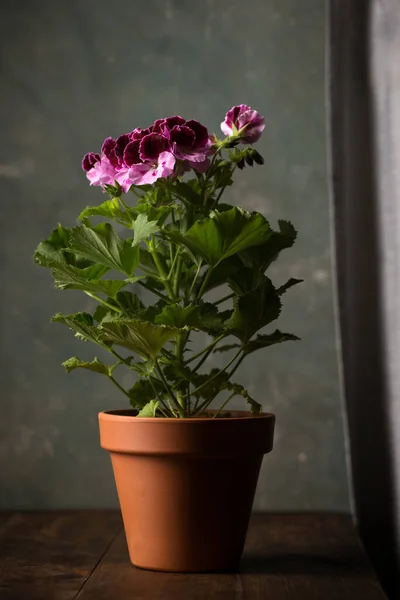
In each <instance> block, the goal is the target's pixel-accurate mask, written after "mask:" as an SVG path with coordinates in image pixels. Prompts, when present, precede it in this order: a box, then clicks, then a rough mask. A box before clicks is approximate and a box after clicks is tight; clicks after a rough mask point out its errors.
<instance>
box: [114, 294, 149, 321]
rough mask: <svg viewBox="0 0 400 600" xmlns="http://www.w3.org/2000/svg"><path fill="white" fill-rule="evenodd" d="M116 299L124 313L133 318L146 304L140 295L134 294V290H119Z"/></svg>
mask: <svg viewBox="0 0 400 600" xmlns="http://www.w3.org/2000/svg"><path fill="white" fill-rule="evenodd" d="M116 301H117V304H118V306H119V307H120V308H121V309H122V310H123V311H124V313H125V314H126V315H127V316H128V317H131V318H134V317H135V316H136V315H137V313H138V312H139V311H141V310H143V309H144V304H143V302H142V301H141V299H140V298H139V296H138V295H137V294H132V292H127V291H123V292H118V294H117V296H116Z"/></svg>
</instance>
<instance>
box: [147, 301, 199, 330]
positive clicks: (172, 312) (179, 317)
mask: <svg viewBox="0 0 400 600" xmlns="http://www.w3.org/2000/svg"><path fill="white" fill-rule="evenodd" d="M154 322H155V323H157V324H159V325H168V326H169V327H177V328H178V329H183V328H184V327H187V328H198V326H199V323H200V310H199V308H198V307H197V306H194V305H192V304H190V305H189V306H185V307H182V306H180V305H179V304H168V305H166V306H164V308H163V309H162V311H161V312H160V313H159V314H158V315H157V316H156V317H155V319H154Z"/></svg>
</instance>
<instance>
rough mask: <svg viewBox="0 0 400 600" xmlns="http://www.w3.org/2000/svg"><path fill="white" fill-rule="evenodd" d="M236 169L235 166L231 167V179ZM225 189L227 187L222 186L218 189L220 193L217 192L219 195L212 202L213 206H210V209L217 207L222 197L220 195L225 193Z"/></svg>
mask: <svg viewBox="0 0 400 600" xmlns="http://www.w3.org/2000/svg"><path fill="white" fill-rule="evenodd" d="M236 167H237V165H235V166H234V167H233V169H232V171H231V177H232V175H233V174H234V172H235V169H236ZM226 187H227V186H226V185H224V187H222V188H221V189H220V192H219V194H218V196H217V198H216V200H215V202H214V204H213V205H212V207H211V208H215V207H216V206H217V204H218V202H219V201H220V199H221V196H222V194H223V193H224V191H225V189H226Z"/></svg>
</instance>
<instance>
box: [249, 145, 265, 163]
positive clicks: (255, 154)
mask: <svg viewBox="0 0 400 600" xmlns="http://www.w3.org/2000/svg"><path fill="white" fill-rule="evenodd" d="M249 152H250V154H251V156H252V158H253V160H254V162H255V163H257V164H258V165H263V164H264V159H263V157H262V156H261V154H260V153H259V152H258V151H257V150H256V149H255V148H250V149H249Z"/></svg>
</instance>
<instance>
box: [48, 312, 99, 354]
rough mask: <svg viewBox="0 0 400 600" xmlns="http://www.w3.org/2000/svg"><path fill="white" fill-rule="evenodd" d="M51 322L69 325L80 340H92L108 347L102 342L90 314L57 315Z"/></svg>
mask: <svg viewBox="0 0 400 600" xmlns="http://www.w3.org/2000/svg"><path fill="white" fill-rule="evenodd" d="M51 320H52V322H53V323H62V324H63V325H67V327H69V328H70V329H72V330H73V331H75V336H76V337H78V338H80V339H83V340H85V341H86V340H90V341H91V342H95V343H97V344H99V345H101V346H105V345H106V344H103V343H102V340H100V329H99V328H98V327H96V326H95V325H94V323H93V317H92V315H90V314H89V313H85V312H78V313H74V314H72V315H62V314H61V313H57V314H56V315H54V317H52V319H51Z"/></svg>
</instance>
